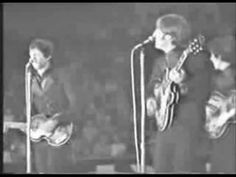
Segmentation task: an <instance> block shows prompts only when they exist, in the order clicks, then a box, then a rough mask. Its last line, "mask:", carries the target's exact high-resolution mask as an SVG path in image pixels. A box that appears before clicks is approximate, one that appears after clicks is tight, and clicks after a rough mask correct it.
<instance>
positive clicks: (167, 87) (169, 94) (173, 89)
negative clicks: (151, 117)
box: [155, 69, 180, 132]
mask: <svg viewBox="0 0 236 177" xmlns="http://www.w3.org/2000/svg"><path fill="white" fill-rule="evenodd" d="M168 75H169V69H166V77H165V79H164V80H163V82H162V85H161V86H160V88H159V89H160V92H159V94H160V96H158V98H160V99H159V100H157V101H158V102H160V109H159V110H157V112H156V114H155V115H156V120H157V126H158V129H159V131H161V132H162V131H164V130H166V128H167V127H170V126H171V125H172V122H173V117H174V109H175V105H176V104H177V103H178V101H179V94H180V93H179V91H178V88H177V85H176V84H175V83H174V82H172V81H170V80H169V79H168Z"/></svg>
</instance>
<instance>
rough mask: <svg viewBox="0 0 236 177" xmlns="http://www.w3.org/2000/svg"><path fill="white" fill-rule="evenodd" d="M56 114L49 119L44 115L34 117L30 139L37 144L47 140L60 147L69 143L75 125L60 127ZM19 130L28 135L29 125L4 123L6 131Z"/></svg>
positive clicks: (50, 143)
mask: <svg viewBox="0 0 236 177" xmlns="http://www.w3.org/2000/svg"><path fill="white" fill-rule="evenodd" d="M58 116H60V114H55V115H53V116H52V117H50V118H47V117H46V116H45V115H44V114H37V115H34V116H33V117H32V120H31V127H30V139H31V141H33V142H35V143H37V142H40V141H42V140H46V141H47V143H48V144H49V145H51V146H54V147H58V146H61V145H64V144H65V143H67V142H68V141H69V139H70V137H71V135H72V131H73V124H72V123H69V124H66V125H60V124H59V122H58V120H57V117H58ZM7 128H12V129H19V130H21V131H23V132H25V133H26V131H27V125H26V123H24V122H4V129H7Z"/></svg>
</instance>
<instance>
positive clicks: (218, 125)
mask: <svg viewBox="0 0 236 177" xmlns="http://www.w3.org/2000/svg"><path fill="white" fill-rule="evenodd" d="M235 97H236V96H235V93H234V92H233V93H232V94H231V95H230V96H229V97H226V96H224V95H222V94H221V93H219V92H213V94H212V96H211V98H210V99H209V101H208V103H207V105H206V124H205V130H206V131H207V132H208V134H209V138H211V139H218V138H220V137H221V136H222V135H223V134H224V133H225V131H226V130H227V128H228V125H229V124H231V123H236V118H235V114H236V108H235Z"/></svg>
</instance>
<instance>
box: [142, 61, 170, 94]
mask: <svg viewBox="0 0 236 177" xmlns="http://www.w3.org/2000/svg"><path fill="white" fill-rule="evenodd" d="M165 67H166V63H165V59H164V58H163V57H161V58H158V59H157V60H156V61H155V62H154V64H153V69H152V73H151V77H150V80H149V82H148V84H147V93H148V95H150V94H151V93H153V89H154V85H155V84H160V83H161V82H162V77H163V74H164V69H165Z"/></svg>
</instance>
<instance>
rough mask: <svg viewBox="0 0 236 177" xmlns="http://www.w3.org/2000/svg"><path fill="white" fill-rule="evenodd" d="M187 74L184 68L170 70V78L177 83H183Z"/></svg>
mask: <svg viewBox="0 0 236 177" xmlns="http://www.w3.org/2000/svg"><path fill="white" fill-rule="evenodd" d="M185 76H186V72H185V71H184V70H183V69H180V70H179V71H177V70H176V69H175V68H173V69H171V70H170V73H169V79H170V80H171V81H173V82H175V83H177V84H179V83H181V82H182V81H183V80H184V78H185Z"/></svg>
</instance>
